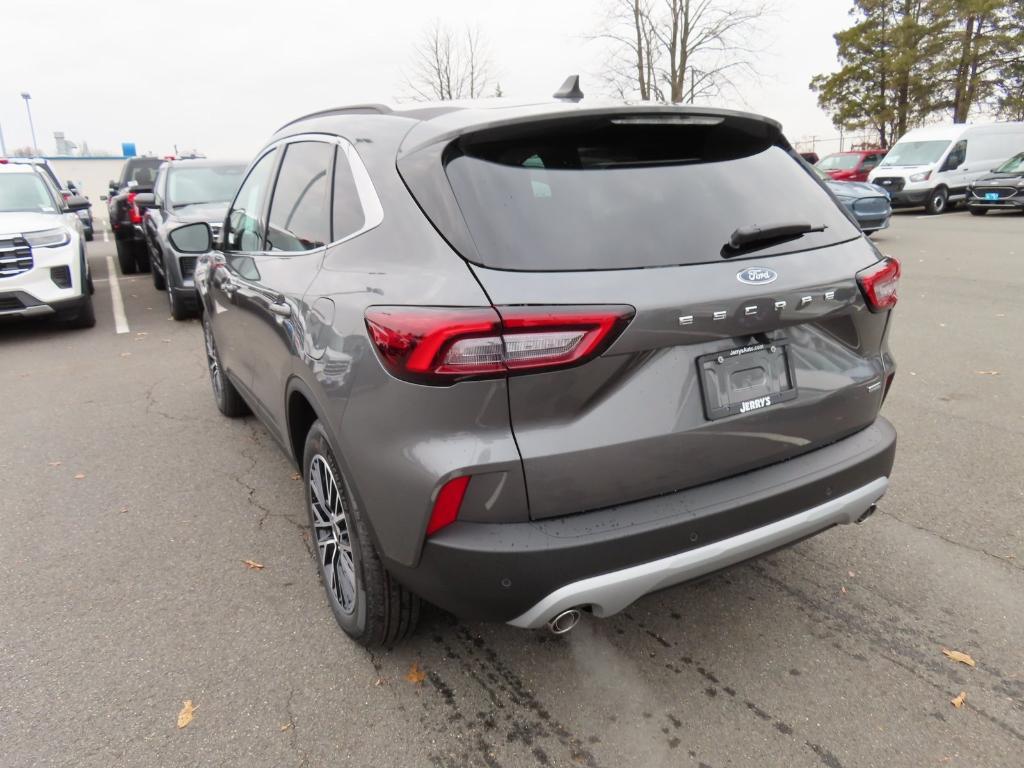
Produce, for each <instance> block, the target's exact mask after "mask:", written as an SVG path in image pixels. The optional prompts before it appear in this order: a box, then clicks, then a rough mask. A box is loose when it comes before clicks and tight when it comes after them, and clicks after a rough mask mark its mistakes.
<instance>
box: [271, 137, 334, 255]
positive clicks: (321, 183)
mask: <svg viewBox="0 0 1024 768" xmlns="http://www.w3.org/2000/svg"><path fill="white" fill-rule="evenodd" d="M333 153H334V145H333V144H326V143H324V142H321V141H300V142H296V143H294V144H289V145H288V148H287V149H286V150H285V154H284V160H282V162H281V171H280V173H278V176H277V185H276V186H275V187H274V197H273V199H272V202H271V204H270V218H269V222H270V223H269V226H268V230H267V249H268V250H271V251H308V250H312V249H313V248H319V247H321V246H324V245H326V244H327V243H328V242H329V241H330V239H331V216H330V213H329V210H330V185H329V179H330V172H331V161H332V159H333Z"/></svg>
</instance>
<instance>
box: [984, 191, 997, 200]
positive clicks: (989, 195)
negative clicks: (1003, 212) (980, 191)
mask: <svg viewBox="0 0 1024 768" xmlns="http://www.w3.org/2000/svg"><path fill="white" fill-rule="evenodd" d="M985 199H986V200H998V199H999V193H998V192H986V193H985Z"/></svg>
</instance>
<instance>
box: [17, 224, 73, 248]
mask: <svg viewBox="0 0 1024 768" xmlns="http://www.w3.org/2000/svg"><path fill="white" fill-rule="evenodd" d="M25 239H26V240H28V244H29V245H31V246H32V247H33V248H55V247H56V246H58V245H67V244H68V243H70V242H71V234H70V233H69V232H68V231H67V230H66V229H64V228H63V227H58V228H57V229H44V230H41V231H40V232H26V233H25Z"/></svg>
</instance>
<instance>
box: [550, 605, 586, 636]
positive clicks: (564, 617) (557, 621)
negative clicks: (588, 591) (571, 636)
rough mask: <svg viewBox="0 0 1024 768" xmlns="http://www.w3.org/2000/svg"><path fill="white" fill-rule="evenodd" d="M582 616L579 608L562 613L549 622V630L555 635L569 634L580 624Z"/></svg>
mask: <svg viewBox="0 0 1024 768" xmlns="http://www.w3.org/2000/svg"><path fill="white" fill-rule="evenodd" d="M581 616H582V614H581V613H580V609H579V608H570V609H569V610H567V611H562V612H561V613H560V614H558V615H557V616H555V618H553V619H551V621H549V622H548V630H549V631H550V632H551V634H553V635H565V634H568V633H569V632H572V630H573V628H574V627H575V626H576V625H577V624H579V623H580V617H581Z"/></svg>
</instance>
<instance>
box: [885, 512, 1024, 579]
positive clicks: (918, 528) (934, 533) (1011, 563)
mask: <svg viewBox="0 0 1024 768" xmlns="http://www.w3.org/2000/svg"><path fill="white" fill-rule="evenodd" d="M884 514H885V515H886V516H887V517H891V518H893V519H894V520H896V521H898V522H900V523H903V525H906V526H908V527H910V528H913V529H914V530H915V531H921V532H922V533H927V534H931V535H932V536H934V537H936V538H937V539H940V540H941V541H944V542H946V543H947V544H952V545H953V546H954V547H960V548H962V549H966V550H968V551H969V552H975V553H977V554H980V555H987V556H988V557H991V558H992V559H993V560H996V561H998V562H1000V563H1002V564H1004V565H1008V566H1010V567H1011V568H1013V569H1014V570H1016V571H1024V565H1018V564H1017V563H1016V562H1014V561H1013V560H1011V559H1010V558H1007V557H1005V556H1004V555H997V554H995V553H994V552H989V551H988V550H987V549H984V548H982V547H972V546H971V545H970V544H965V543H964V542H962V541H957V540H956V539H951V538H949V537H948V536H946V535H945V534H942V533H939V532H938V531H933V530H932V529H931V528H928V527H926V526H924V525H919V524H917V523H912V522H910V521H909V520H905V519H903V518H902V517H900V516H899V515H897V514H896V513H894V512H892V511H890V510H885V513H884Z"/></svg>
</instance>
